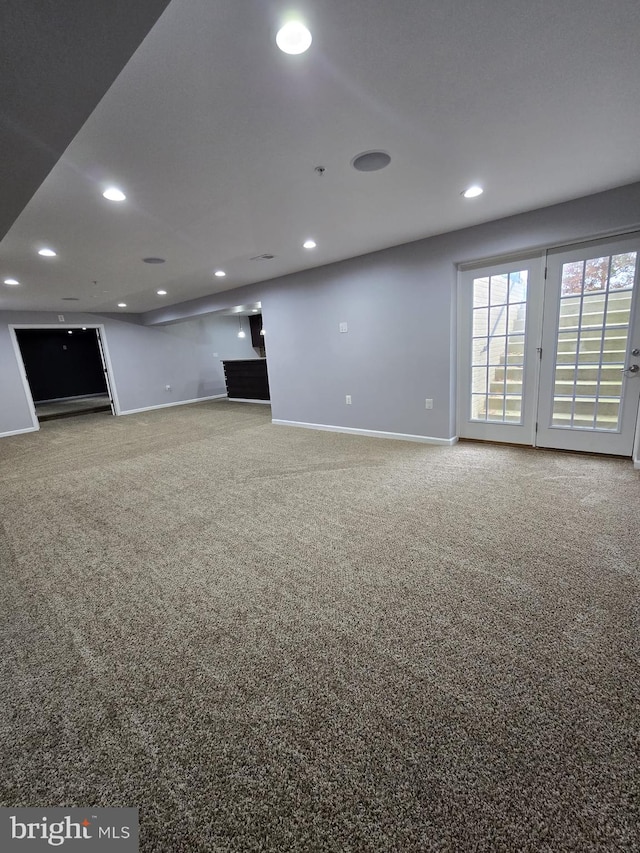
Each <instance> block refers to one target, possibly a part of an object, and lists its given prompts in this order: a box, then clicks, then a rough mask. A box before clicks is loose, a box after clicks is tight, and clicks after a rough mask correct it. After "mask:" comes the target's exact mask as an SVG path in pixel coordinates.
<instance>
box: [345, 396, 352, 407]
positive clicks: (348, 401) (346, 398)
mask: <svg viewBox="0 0 640 853" xmlns="http://www.w3.org/2000/svg"><path fill="white" fill-rule="evenodd" d="M344 401H345V403H346V404H347V406H350V405H351V394H347V395H346V396H345V398H344Z"/></svg>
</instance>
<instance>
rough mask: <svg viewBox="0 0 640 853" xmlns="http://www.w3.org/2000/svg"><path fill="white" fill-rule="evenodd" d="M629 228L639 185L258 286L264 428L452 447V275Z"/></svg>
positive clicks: (636, 220) (636, 212) (638, 207)
mask: <svg viewBox="0 0 640 853" xmlns="http://www.w3.org/2000/svg"><path fill="white" fill-rule="evenodd" d="M634 228H640V184H634V185H632V186H629V187H623V188H620V189H617V190H612V191H610V192H607V193H599V194H598V195H595V196H591V197H587V198H583V199H578V200H576V201H572V202H567V203H565V204H561V205H555V206H554V207H550V208H546V209H543V210H538V211H533V212H531V213H526V214H522V215H519V216H513V217H509V218H508V219H503V220H500V221H497V222H490V223H487V224H484V225H479V226H476V227H474V228H467V229H464V230H461V231H456V232H452V233H449V234H445V235H442V236H438V237H433V238H430V239H428V240H422V241H419V242H415V243H408V244H406V245H404V246H398V247H396V248H393V249H388V250H386V251H383V252H377V253H375V254H372V255H367V256H363V257H360V258H355V259H353V260H350V261H345V262H343V263H339V264H332V265H329V266H325V267H322V268H319V269H316V270H312V271H308V272H302V273H299V274H296V275H291V276H287V277H286V278H282V279H277V280H273V281H270V282H267V283H265V284H264V285H263V287H262V289H261V291H260V293H258V294H255V293H252V295H253V296H254V298H259V299H260V300H261V301H262V315H263V318H264V327H265V329H266V333H267V334H266V340H267V361H268V367H269V381H270V386H271V401H272V412H273V417H274V418H276V419H280V420H290V421H299V422H305V423H316V424H324V425H335V426H344V427H356V428H361V429H374V430H382V431H386V432H399V433H405V434H410V435H421V436H432V437H436V438H444V439H446V438H449V437H452V436H454V435H455V432H456V429H455V418H456V412H455V349H456V340H455V316H456V281H457V265H458V264H461V263H465V262H470V261H475V260H481V259H487V258H492V257H498V256H501V255H506V254H510V253H515V252H522V251H533V250H537V249H541V248H543V247H550V246H557V245H562V244H565V243H571V242H576V241H579V240H583V239H585V238H590V237H598V236H604V235H608V234H616V233H621V232H623V231H629V230H632V229H634ZM228 295H229V294H227V296H228ZM243 298H244V296H243V295H242V294H241V293H239V292H237V293H236V295H235V297H234V299H235V300H236V301H238V302H240V301H242V299H243ZM341 321H346V322H347V323H348V324H349V326H348V327H349V332H348V333H347V334H346V335H345V334H340V333H339V331H338V324H339V323H340V322H341ZM345 394H351V395H352V399H353V404H352V405H351V406H346V405H345ZM426 397H432V398H433V401H434V404H433V405H434V408H433V410H432V411H427V410H425V407H424V401H425V398H426Z"/></svg>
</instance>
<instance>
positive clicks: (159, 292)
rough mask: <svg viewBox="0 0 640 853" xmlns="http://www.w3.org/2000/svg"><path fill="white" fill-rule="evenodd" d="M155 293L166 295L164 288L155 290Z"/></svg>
mask: <svg viewBox="0 0 640 853" xmlns="http://www.w3.org/2000/svg"><path fill="white" fill-rule="evenodd" d="M156 293H157V294H158V296H166V295H167V291H166V290H156Z"/></svg>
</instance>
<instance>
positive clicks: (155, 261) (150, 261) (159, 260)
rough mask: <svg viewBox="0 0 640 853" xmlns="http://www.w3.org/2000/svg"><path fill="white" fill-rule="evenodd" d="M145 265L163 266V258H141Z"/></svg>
mask: <svg viewBox="0 0 640 853" xmlns="http://www.w3.org/2000/svg"><path fill="white" fill-rule="evenodd" d="M142 260H143V261H144V263H145V264H163V263H164V258H143V259H142Z"/></svg>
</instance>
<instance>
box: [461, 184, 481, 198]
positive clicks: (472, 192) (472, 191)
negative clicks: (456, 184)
mask: <svg viewBox="0 0 640 853" xmlns="http://www.w3.org/2000/svg"><path fill="white" fill-rule="evenodd" d="M483 192H484V190H483V189H482V187H480V186H478V184H473V186H471V187H469V188H468V189H466V190H465V191H464V192H463V193H462V195H463V196H464V197H465V198H477V197H478V196H479V195H482V193H483Z"/></svg>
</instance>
